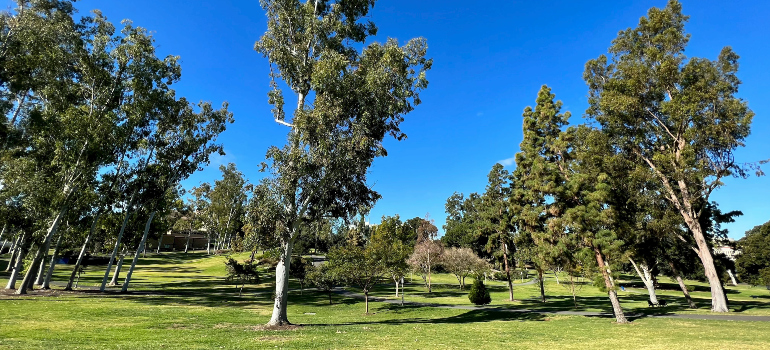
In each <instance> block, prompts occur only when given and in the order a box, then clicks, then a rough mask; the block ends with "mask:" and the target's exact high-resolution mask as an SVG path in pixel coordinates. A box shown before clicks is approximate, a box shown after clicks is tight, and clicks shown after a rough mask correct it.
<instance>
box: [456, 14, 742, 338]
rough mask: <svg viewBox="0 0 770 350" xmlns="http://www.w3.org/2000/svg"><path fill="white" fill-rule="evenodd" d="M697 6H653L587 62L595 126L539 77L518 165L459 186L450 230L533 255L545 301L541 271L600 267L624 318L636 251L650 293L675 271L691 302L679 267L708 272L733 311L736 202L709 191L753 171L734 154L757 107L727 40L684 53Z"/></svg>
mask: <svg viewBox="0 0 770 350" xmlns="http://www.w3.org/2000/svg"><path fill="white" fill-rule="evenodd" d="M687 18H688V17H687V16H685V15H683V14H682V12H681V5H680V3H679V2H678V1H675V0H671V1H669V3H668V5H667V6H666V7H665V8H662V9H658V8H653V9H651V10H650V11H649V12H648V14H647V16H646V17H642V18H641V20H640V21H639V25H638V27H636V28H629V29H627V30H624V31H621V32H620V33H619V35H618V37H617V38H616V39H615V40H613V42H612V45H611V47H610V49H609V55H602V56H600V57H599V58H597V59H594V60H590V61H589V62H588V63H587V64H586V70H585V73H584V78H585V80H586V82H587V84H588V86H589V94H588V96H589V101H588V102H589V108H588V110H587V111H586V118H588V119H589V121H590V123H589V124H583V125H573V126H569V121H568V119H569V117H570V114H569V113H568V112H567V113H562V112H561V107H562V104H561V102H557V101H555V97H554V95H553V94H552V93H551V89H550V88H548V87H547V86H543V87H542V88H541V89H540V91H539V92H538V95H537V100H536V105H535V107H534V108H531V107H527V108H526V109H525V110H524V114H523V120H524V121H523V135H524V137H523V140H522V142H521V145H520V149H521V151H520V152H519V153H518V154H516V158H515V159H516V169H515V171H513V173H509V172H508V171H506V170H505V169H503V167H502V166H501V165H499V164H497V165H495V166H494V167H493V168H492V171H491V172H490V173H489V185H488V186H487V189H486V192H485V193H484V194H481V195H479V194H475V193H474V194H471V195H469V196H468V197H467V198H465V197H464V196H463V195H462V194H454V195H453V196H452V197H450V198H449V199H448V200H447V204H446V208H447V212H448V213H449V216H448V218H447V224H446V226H445V230H446V236H444V238H443V240H444V242H445V243H446V244H447V245H449V246H461V247H468V248H470V249H473V250H474V251H476V252H478V253H479V254H482V253H484V252H486V253H488V254H494V255H495V257H497V258H498V259H499V258H502V263H503V265H504V266H505V269H506V271H508V269H509V266H508V264H511V263H513V262H514V260H519V264H523V263H524V262H527V263H529V264H531V265H532V267H533V268H534V269H535V270H537V272H538V275H539V280H540V281H541V283H540V289H541V295H542V299H543V301H545V294H544V290H543V284H542V280H543V278H542V276H543V273H544V271H546V270H548V269H555V268H558V269H559V270H563V271H566V272H569V273H571V274H572V273H575V272H576V271H578V270H580V271H583V273H585V272H590V271H593V272H595V273H594V274H593V276H595V277H596V280H597V284H598V285H599V286H600V287H601V288H603V289H604V290H606V292H607V293H608V296H609V299H610V301H611V303H612V306H613V310H614V313H615V316H616V319H617V321H618V322H620V323H623V322H626V319H625V317H624V315H623V310H622V308H621V305H620V303H619V301H618V298H617V294H616V292H615V289H616V288H617V287H618V285H617V283H616V279H617V277H618V272H619V271H621V270H622V269H623V268H624V265H626V264H627V263H631V265H632V266H633V267H634V270H635V271H636V272H637V273H638V274H639V276H640V277H641V279H642V280H643V281H644V283H645V285H646V286H647V288H648V290H649V293H650V299H651V301H652V302H653V303H657V299H656V297H655V292H654V288H655V275H656V274H659V273H666V274H668V275H669V276H672V277H673V278H675V279H677V280H678V281H679V284H680V286H681V287H682V291H683V293H684V294H685V296H686V297H687V299H688V301H689V302H690V304H691V305H692V301H691V300H690V298H689V294H688V293H687V289H686V287H685V286H684V284H683V283H682V279H681V275H682V274H683V273H697V272H699V271H700V272H701V273H702V275H703V276H704V277H705V279H706V280H707V281H708V283H709V284H710V287H711V296H712V307H711V309H712V311H714V312H727V311H728V305H727V298H726V296H725V291H724V287H723V281H724V277H723V276H722V275H721V274H720V273H719V269H720V265H722V267H723V268H727V269H730V266H729V264H720V263H719V262H718V261H715V257H714V253H713V244H714V242H715V241H716V240H719V239H723V238H725V235H726V232H725V231H724V230H722V229H721V227H720V224H721V223H724V222H730V221H731V220H732V218H733V217H734V216H736V215H740V213H739V212H730V213H722V212H721V211H720V210H719V208H718V207H717V204H716V203H714V202H710V201H709V197H710V195H711V193H712V192H713V191H714V190H715V189H717V188H719V187H720V186H722V184H723V183H722V179H723V178H725V177H727V176H739V177H743V176H747V172H748V171H749V170H750V169H751V168H746V167H744V166H742V165H741V164H739V163H737V162H736V161H735V159H734V155H733V152H734V150H735V149H736V148H737V147H739V146H742V145H743V140H744V139H745V138H746V137H747V136H748V134H749V131H750V124H751V119H752V117H753V113H752V112H751V110H750V109H749V108H748V105H747V103H746V102H745V101H743V100H741V99H740V98H737V97H735V94H736V93H737V91H738V86H739V85H740V80H738V78H737V76H736V73H737V70H738V56H737V55H736V54H735V53H734V52H733V51H732V50H731V49H730V48H729V47H726V48H724V49H723V50H722V52H721V53H720V54H719V57H718V58H717V59H716V60H713V61H712V60H708V59H704V58H688V57H686V56H685V55H684V51H685V48H686V46H687V42H688V40H689V35H688V34H686V33H685V31H684V25H685V23H686V21H687ZM514 257H520V259H516V258H514ZM725 265H727V266H725ZM728 271H729V270H728Z"/></svg>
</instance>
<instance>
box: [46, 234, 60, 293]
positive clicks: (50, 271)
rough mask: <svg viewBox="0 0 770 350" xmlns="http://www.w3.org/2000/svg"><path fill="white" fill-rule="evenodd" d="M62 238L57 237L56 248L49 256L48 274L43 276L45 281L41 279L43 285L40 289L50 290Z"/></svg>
mask: <svg viewBox="0 0 770 350" xmlns="http://www.w3.org/2000/svg"><path fill="white" fill-rule="evenodd" d="M62 236H64V235H59V238H58V239H57V240H56V248H54V250H53V256H51V262H49V263H48V273H46V274H45V279H43V285H42V287H41V288H42V289H51V277H52V276H53V270H54V268H55V267H56V259H58V258H59V250H60V249H61V241H62Z"/></svg>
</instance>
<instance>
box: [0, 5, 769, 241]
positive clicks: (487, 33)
mask: <svg viewBox="0 0 770 350" xmlns="http://www.w3.org/2000/svg"><path fill="white" fill-rule="evenodd" d="M10 3H11V2H10V1H9V0H0V4H3V7H8V6H10ZM665 3H666V2H665V1H664V0H654V1H652V0H650V1H539V2H534V1H456V0H442V1H433V0H430V1H428V0H421V1H414V0H412V1H402V0H379V1H378V2H377V4H376V6H375V8H374V10H373V11H372V12H371V14H370V18H371V20H373V21H374V22H375V23H376V24H377V25H378V27H379V34H380V35H379V36H378V37H376V38H374V39H373V40H376V41H384V40H385V39H386V38H387V37H394V38H398V39H399V40H401V41H402V42H403V41H406V40H408V39H410V38H413V37H417V36H423V37H425V38H427V40H428V45H429V51H428V53H429V56H431V57H432V58H433V59H434V65H433V69H432V70H431V71H430V72H429V74H428V78H429V80H430V86H429V87H428V89H427V90H426V91H425V92H424V93H423V95H422V100H423V104H422V105H420V106H419V107H418V108H417V109H416V110H415V111H414V112H413V113H411V114H409V115H408V116H407V117H406V121H405V122H404V124H403V125H402V129H403V130H404V131H405V132H406V133H407V135H408V136H409V138H408V139H407V140H405V141H402V142H396V141H394V140H389V141H387V142H386V143H385V144H386V147H387V148H388V151H389V156H388V157H387V158H382V159H378V160H376V161H375V163H374V166H373V167H372V169H371V174H370V176H369V179H370V182H371V184H373V185H374V188H375V189H376V190H377V191H379V192H380V194H382V196H383V198H382V199H381V200H380V201H379V202H378V203H377V205H376V206H375V207H374V209H373V210H372V212H371V215H370V216H369V220H370V221H371V222H373V223H377V222H379V220H380V219H379V218H380V217H381V216H382V215H393V214H400V215H401V217H402V218H411V217H414V216H424V215H425V214H426V213H430V215H431V217H432V218H433V219H435V220H436V224H437V226H439V228H440V227H441V225H442V224H443V223H444V219H445V213H444V202H445V200H446V198H447V197H449V196H450V195H451V194H452V193H453V192H455V191H457V192H463V193H465V194H468V193H470V192H483V191H484V186H485V185H486V175H487V173H488V172H489V170H490V169H491V167H492V165H494V164H495V163H496V162H506V161H508V162H510V159H511V158H512V157H513V156H514V154H515V153H516V152H517V151H518V145H519V143H520V142H521V134H522V133H521V121H522V119H521V113H522V111H523V109H524V107H526V106H528V105H532V104H533V103H534V101H535V97H536V94H537V91H538V89H539V88H540V86H541V85H542V84H548V85H549V86H551V87H552V88H553V92H554V93H555V94H556V96H557V98H558V99H560V100H562V101H563V102H564V106H565V110H569V111H571V112H572V113H573V120H572V121H573V123H578V122H581V117H582V115H583V112H584V111H585V108H586V106H587V104H586V94H587V87H586V85H585V83H584V81H583V79H582V74H583V67H584V64H585V62H586V61H588V60H589V59H592V58H595V57H597V56H599V55H601V54H602V53H605V52H606V51H607V48H608V47H609V45H610V41H611V40H612V39H613V38H615V37H616V35H617V32H618V31H619V30H622V29H625V28H628V27H632V26H635V25H636V24H637V22H638V20H639V17H641V16H643V15H645V14H646V12H647V10H648V9H649V8H650V7H653V6H658V7H662V6H665ZM76 6H77V8H78V9H79V10H80V12H81V13H87V12H88V11H90V10H91V9H95V8H98V9H100V10H102V12H103V13H104V14H105V15H106V16H107V17H108V18H109V19H110V20H111V21H112V22H114V23H118V22H119V21H120V20H122V19H126V18H128V19H131V20H133V22H134V24H135V25H137V26H141V27H145V28H148V29H150V30H151V31H153V32H154V33H155V39H156V43H157V46H158V53H159V55H162V56H165V55H179V56H181V64H182V68H183V74H182V81H181V82H180V83H179V84H178V85H177V86H176V90H177V92H178V94H179V95H180V96H186V97H188V98H189V99H191V100H207V101H211V102H213V103H214V104H216V105H218V104H220V103H222V102H223V101H228V102H229V103H230V109H231V111H232V112H233V113H234V116H235V120H236V121H235V124H233V125H231V126H230V128H229V129H228V130H227V131H226V132H225V133H224V134H223V135H222V136H221V138H220V141H221V142H222V143H223V144H224V146H225V150H226V152H227V155H226V156H224V157H216V158H215V159H214V162H213V163H212V164H211V166H210V167H208V168H207V169H206V170H205V171H203V172H200V173H196V174H195V175H193V176H192V177H191V178H190V179H188V180H187V181H186V182H185V187H187V188H189V187H192V186H194V185H197V184H198V183H200V182H202V181H213V180H215V179H216V178H217V177H218V176H219V171H218V170H217V167H218V166H219V165H220V164H224V163H227V162H235V163H236V164H237V165H238V168H239V169H240V170H241V171H243V172H244V173H245V174H246V175H247V176H248V178H249V179H250V180H252V181H256V180H258V179H259V178H260V177H261V176H262V174H261V173H259V172H258V166H259V163H260V162H262V161H263V160H264V154H265V150H266V149H267V147H268V146H270V145H274V144H276V145H281V144H283V142H284V140H285V134H286V130H285V128H284V127H282V126H280V125H277V124H276V123H274V122H273V121H272V118H271V115H270V106H269V105H268V104H267V96H266V93H267V88H268V82H269V78H268V65H267V62H266V61H265V60H264V59H263V58H262V57H261V56H260V55H258V54H257V53H256V52H254V50H253V46H254V42H255V41H256V40H257V39H258V38H259V37H260V35H261V34H262V33H263V32H264V30H265V16H264V13H263V11H262V10H261V8H260V7H259V2H258V1H257V0H248V1H247V0H217V1H201V0H188V1H169V0H165V1H164V0H153V1H148V0H132V1H97V0H82V1H78V2H77V3H76ZM683 6H684V12H685V14H687V15H690V16H691V18H690V22H689V24H688V26H687V27H686V29H687V31H688V32H689V33H691V34H692V40H691V41H690V45H689V46H688V48H687V52H686V53H687V55H688V56H691V57H695V56H697V57H705V58H710V59H714V58H716V56H717V54H718V53H719V51H720V49H721V48H722V47H723V46H727V45H729V46H732V47H733V48H734V50H735V51H736V52H737V53H738V54H739V55H740V56H741V60H740V63H741V68H740V71H739V77H740V78H741V79H742V80H743V83H744V84H743V86H742V88H741V91H740V93H739V96H740V97H742V98H744V99H746V100H747V101H749V105H750V107H751V108H752V109H753V110H754V112H756V114H757V115H756V117H755V119H754V124H753V127H752V135H751V136H750V137H749V138H748V139H747V141H746V147H745V148H743V149H741V150H739V151H738V152H737V159H738V161H741V162H753V161H758V160H761V159H768V158H770V134H768V132H769V131H770V121H768V118H767V115H768V113H770V99H769V98H768V97H769V96H768V91H770V71H769V70H768V69H767V62H768V61H767V57H770V48H769V47H770V45H769V44H770V30H768V27H767V26H768V24H767V22H768V19H770V2H766V1H736V2H725V1H712V0H700V1H695V0H685V1H683ZM506 164H509V163H506ZM508 168H509V169H511V170H512V166H509V167H508ZM765 170H766V171H768V170H770V167H768V166H766V167H765ZM768 173H770V171H768ZM769 184H770V178H768V177H761V178H757V177H751V178H749V179H746V180H744V179H728V180H727V181H726V186H725V187H723V188H721V189H719V190H718V191H717V192H716V193H715V194H714V195H713V197H712V199H714V200H716V201H718V202H719V203H720V204H721V207H722V208H723V209H724V210H741V211H743V213H744V216H742V217H740V218H738V220H737V222H736V223H734V224H730V225H728V226H727V227H728V228H729V229H730V231H731V233H730V235H731V236H732V237H734V238H740V237H742V236H743V233H744V232H745V231H746V230H747V229H750V228H751V227H753V226H755V225H759V224H762V223H764V222H766V221H768V220H770V204H768V198H770V186H768V185H769Z"/></svg>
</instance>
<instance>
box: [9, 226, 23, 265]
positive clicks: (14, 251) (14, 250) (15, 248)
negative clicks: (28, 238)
mask: <svg viewBox="0 0 770 350" xmlns="http://www.w3.org/2000/svg"><path fill="white" fill-rule="evenodd" d="M23 237H24V234H23V233H22V234H19V237H17V238H16V240H15V241H14V242H13V245H12V246H11V251H10V252H11V258H10V259H9V260H8V266H6V267H5V272H10V271H11V269H13V266H14V265H15V264H14V259H17V256H18V255H19V252H21V241H22V238H23Z"/></svg>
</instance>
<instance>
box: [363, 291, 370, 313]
mask: <svg viewBox="0 0 770 350" xmlns="http://www.w3.org/2000/svg"><path fill="white" fill-rule="evenodd" d="M364 304H366V314H367V315H368V314H369V291H368V290H367V291H365V292H364Z"/></svg>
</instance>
